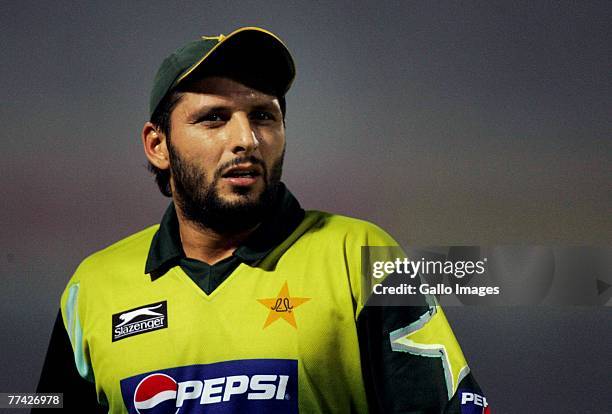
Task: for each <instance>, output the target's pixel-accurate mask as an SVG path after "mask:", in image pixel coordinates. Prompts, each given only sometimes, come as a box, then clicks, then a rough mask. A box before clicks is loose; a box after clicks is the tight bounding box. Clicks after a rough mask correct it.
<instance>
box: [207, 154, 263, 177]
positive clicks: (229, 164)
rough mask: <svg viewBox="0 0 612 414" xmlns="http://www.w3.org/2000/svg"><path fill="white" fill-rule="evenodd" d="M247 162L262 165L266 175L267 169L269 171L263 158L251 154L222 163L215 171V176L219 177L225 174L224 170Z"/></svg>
mask: <svg viewBox="0 0 612 414" xmlns="http://www.w3.org/2000/svg"><path fill="white" fill-rule="evenodd" d="M245 163H251V164H253V165H259V166H261V167H262V169H263V173H264V176H265V175H266V171H267V170H266V163H265V162H264V161H263V160H262V159H260V158H257V157H256V156H254V155H250V156H248V157H237V158H234V159H233V160H231V161H228V162H226V163H223V164H221V165H220V166H219V168H217V170H216V171H215V177H214V178H215V179H219V178H221V176H222V175H223V171H225V170H227V169H228V168H231V167H234V166H236V165H239V164H245Z"/></svg>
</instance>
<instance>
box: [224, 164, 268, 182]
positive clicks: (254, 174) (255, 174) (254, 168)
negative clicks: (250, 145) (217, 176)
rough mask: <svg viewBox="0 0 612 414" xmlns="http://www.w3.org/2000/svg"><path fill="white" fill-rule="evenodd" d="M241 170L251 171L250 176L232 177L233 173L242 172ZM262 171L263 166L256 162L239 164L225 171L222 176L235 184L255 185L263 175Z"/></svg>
mask: <svg viewBox="0 0 612 414" xmlns="http://www.w3.org/2000/svg"><path fill="white" fill-rule="evenodd" d="M240 172H249V173H251V175H250V176H248V177H247V176H235V177H230V175H231V174H235V173H240ZM261 175H262V171H261V168H260V167H259V166H258V165H256V164H239V165H236V166H234V167H232V168H230V169H228V170H227V171H225V172H224V173H223V174H222V175H221V178H223V179H224V180H227V181H229V182H230V183H231V184H233V185H238V186H249V185H253V184H255V183H256V182H257V180H258V179H259V178H260V177H261Z"/></svg>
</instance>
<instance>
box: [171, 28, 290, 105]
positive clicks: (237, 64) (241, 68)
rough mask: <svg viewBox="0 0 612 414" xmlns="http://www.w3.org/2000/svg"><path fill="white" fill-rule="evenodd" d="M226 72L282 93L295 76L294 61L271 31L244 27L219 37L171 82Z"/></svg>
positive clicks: (287, 88) (267, 89)
mask: <svg viewBox="0 0 612 414" xmlns="http://www.w3.org/2000/svg"><path fill="white" fill-rule="evenodd" d="M214 75H218V76H229V77H234V78H238V80H240V81H242V82H243V83H245V84H248V85H249V86H254V87H256V88H257V89H261V90H263V91H264V92H267V93H271V94H274V95H278V96H284V95H285V94H286V93H287V91H288V90H289V88H290V87H291V84H292V83H293V79H294V78H295V64H294V62H293V58H292V56H291V54H290V53H289V50H288V49H287V47H286V46H285V44H284V43H283V42H282V41H281V40H280V39H279V38H278V37H277V36H276V35H274V34H273V33H271V32H269V31H267V30H264V29H261V28H258V27H244V28H241V29H238V30H236V31H234V32H232V33H230V34H229V35H227V36H225V37H223V38H222V39H221V40H220V41H219V43H217V44H216V45H215V46H214V47H213V48H212V49H211V50H210V51H209V52H208V53H206V55H204V56H203V57H202V58H201V59H200V60H199V61H198V62H196V63H195V64H194V65H192V66H191V67H190V68H189V69H187V71H185V73H184V74H183V75H181V76H180V77H179V78H178V79H177V81H176V83H175V86H176V85H178V84H179V83H181V82H184V81H185V80H191V79H193V78H194V77H198V76H202V77H203V76H214Z"/></svg>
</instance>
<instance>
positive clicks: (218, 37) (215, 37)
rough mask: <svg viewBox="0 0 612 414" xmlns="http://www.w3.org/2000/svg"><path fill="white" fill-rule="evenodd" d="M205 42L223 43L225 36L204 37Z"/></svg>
mask: <svg viewBox="0 0 612 414" xmlns="http://www.w3.org/2000/svg"><path fill="white" fill-rule="evenodd" d="M202 39H204V40H216V41H217V42H222V41H223V39H225V36H224V35H222V34H220V35H219V36H202Z"/></svg>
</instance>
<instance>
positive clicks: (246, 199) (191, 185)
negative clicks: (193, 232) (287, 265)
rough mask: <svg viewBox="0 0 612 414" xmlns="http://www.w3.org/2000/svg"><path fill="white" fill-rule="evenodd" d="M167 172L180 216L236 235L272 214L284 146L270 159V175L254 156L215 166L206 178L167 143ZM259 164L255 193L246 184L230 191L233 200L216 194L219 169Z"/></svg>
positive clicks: (202, 172) (206, 226) (220, 231)
mask: <svg viewBox="0 0 612 414" xmlns="http://www.w3.org/2000/svg"><path fill="white" fill-rule="evenodd" d="M168 152H169V155H170V172H171V176H172V182H173V184H174V188H173V191H174V195H175V200H176V202H177V204H178V206H179V207H180V209H181V211H182V212H183V215H184V217H185V218H186V219H187V220H189V221H191V222H193V223H194V224H196V225H197V226H199V227H200V228H202V229H211V230H213V231H215V232H216V233H218V234H226V235H231V234H237V233H241V232H243V231H246V230H249V229H251V228H253V227H255V226H256V225H257V224H259V223H261V222H262V221H263V220H265V219H266V218H267V217H268V216H269V215H270V214H271V213H272V210H273V209H272V206H273V205H274V204H275V202H276V199H277V197H278V190H279V188H280V178H281V175H282V170H283V159H284V156H285V149H284V148H283V152H282V154H281V156H280V157H279V158H278V159H277V160H276V161H274V164H273V165H272V168H271V169H270V174H269V176H268V169H267V168H266V165H265V163H264V162H263V161H262V160H260V159H259V158H257V157H255V156H249V157H237V158H235V159H233V160H232V161H229V162H227V163H224V164H223V165H221V166H219V168H217V170H215V173H214V175H213V177H212V179H209V177H208V176H207V174H206V173H205V172H204V171H202V170H201V169H200V168H199V167H198V166H197V165H195V164H193V163H190V162H188V161H186V160H185V159H184V158H182V157H181V156H180V155H179V154H178V153H177V152H176V151H175V149H174V148H173V147H172V145H171V144H170V143H168ZM247 162H248V163H252V164H259V166H261V167H262V170H263V175H262V176H261V177H262V179H263V183H264V188H263V190H262V191H261V193H260V194H259V195H256V194H253V192H254V190H253V189H251V188H249V187H240V186H235V187H233V188H232V193H233V194H234V195H235V196H237V199H236V200H232V201H229V200H225V199H223V198H222V197H221V195H220V194H219V181H220V180H221V179H222V174H223V171H225V170H226V169H227V168H230V167H232V166H234V165H238V164H241V163H247Z"/></svg>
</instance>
